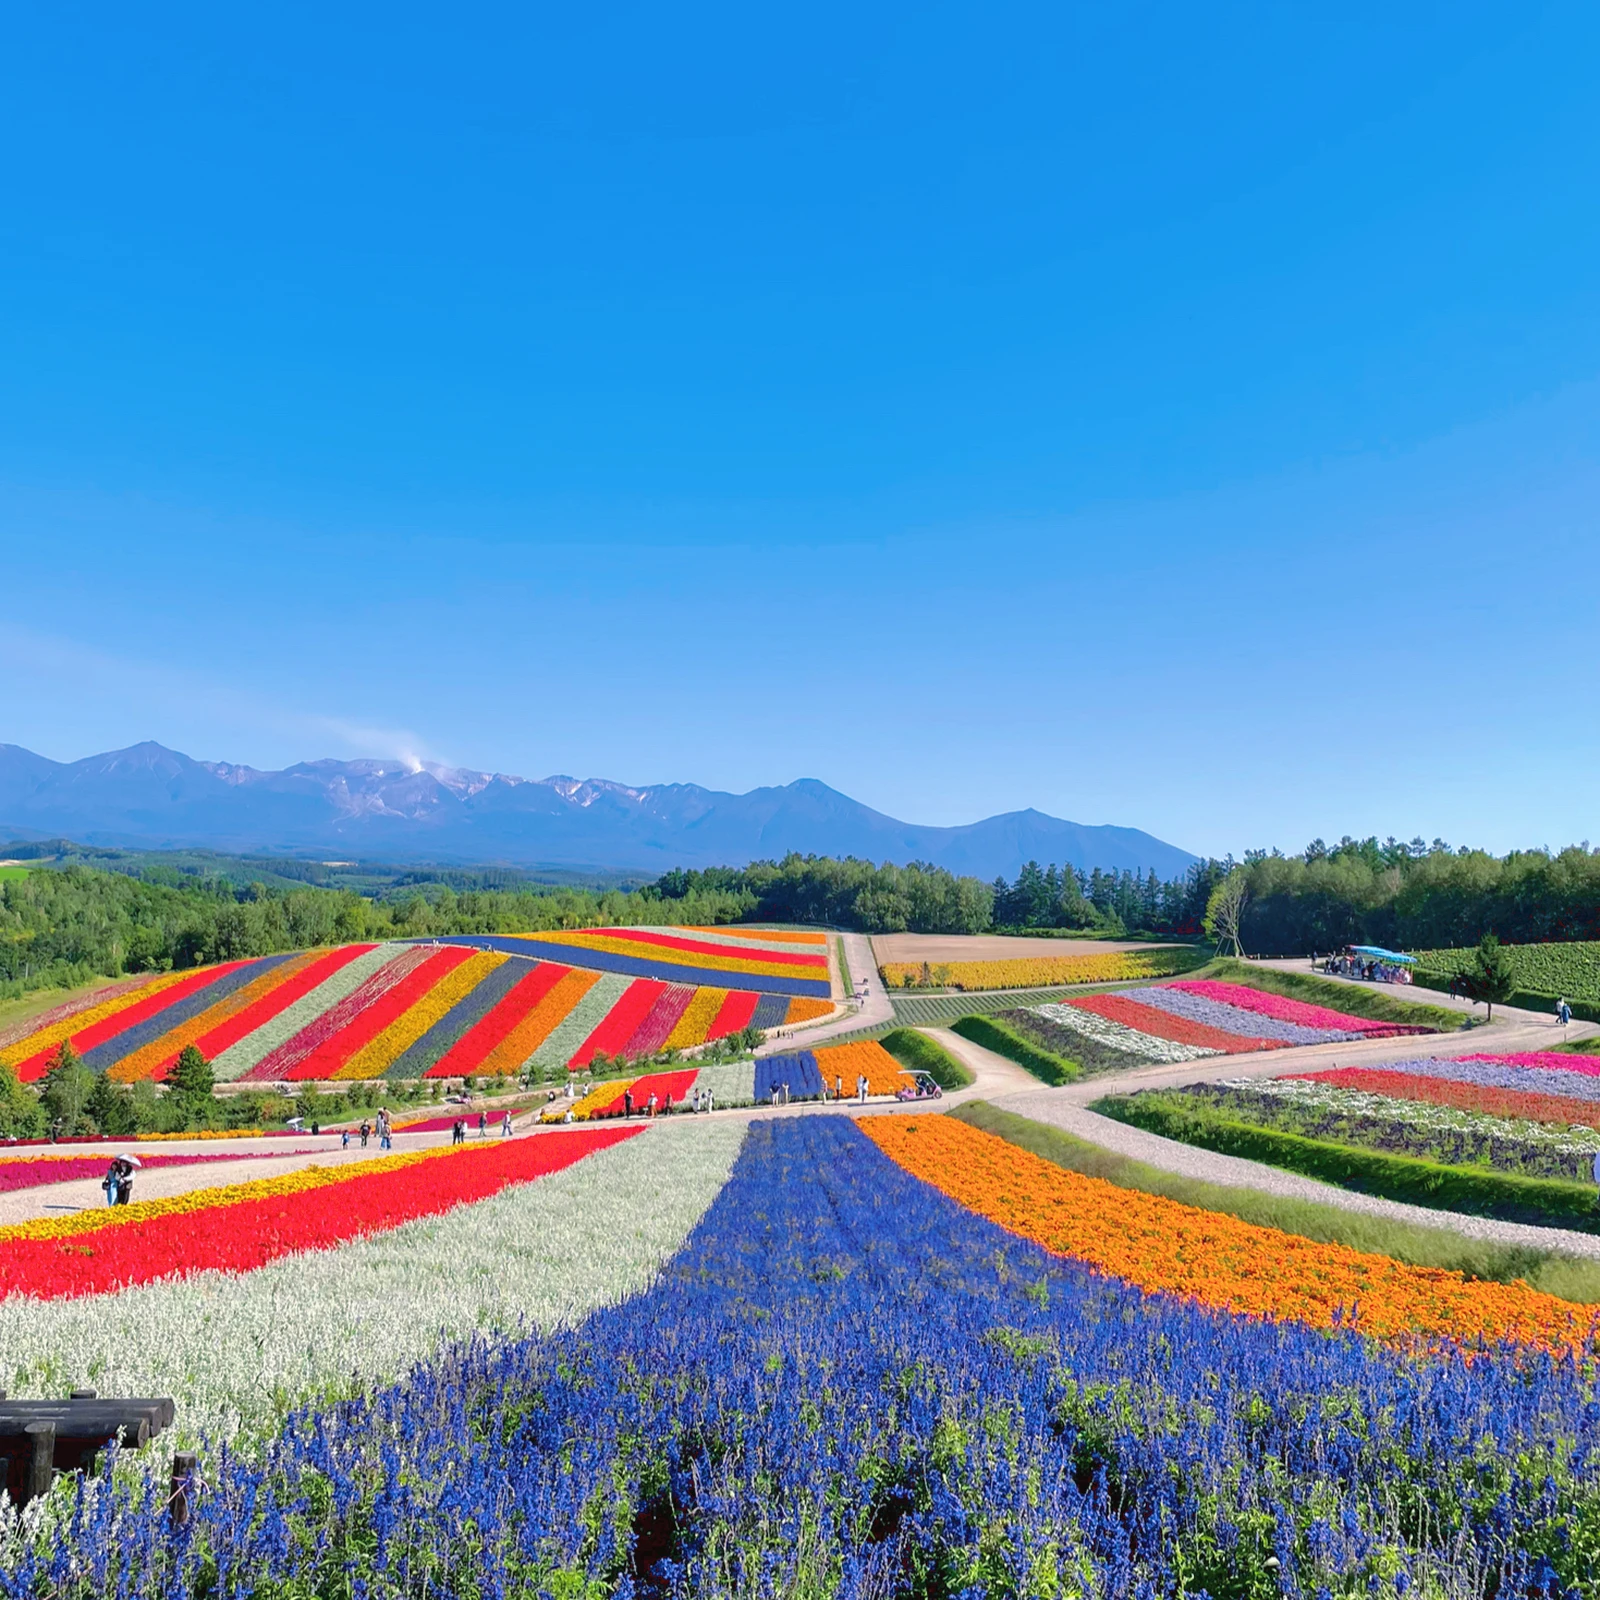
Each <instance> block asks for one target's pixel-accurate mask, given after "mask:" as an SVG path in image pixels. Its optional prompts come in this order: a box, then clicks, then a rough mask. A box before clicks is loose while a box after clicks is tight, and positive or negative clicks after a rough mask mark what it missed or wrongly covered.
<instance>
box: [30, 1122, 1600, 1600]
mask: <svg viewBox="0 0 1600 1600" xmlns="http://www.w3.org/2000/svg"><path fill="white" fill-rule="evenodd" d="M1597 1433H1600V1413H1597V1408H1596V1404H1595V1401H1594V1398H1593V1391H1592V1381H1591V1376H1590V1374H1589V1373H1587V1372H1585V1371H1582V1370H1580V1369H1579V1368H1578V1367H1577V1366H1575V1365H1574V1364H1573V1363H1572V1362H1571V1361H1562V1360H1556V1359H1552V1358H1548V1357H1542V1356H1534V1355H1530V1354H1528V1353H1526V1352H1520V1353H1515V1354H1513V1353H1507V1352H1493V1351H1475V1352H1469V1353H1465V1354H1463V1353H1451V1352H1443V1353H1439V1354H1435V1355H1421V1354H1418V1353H1416V1352H1404V1351H1397V1350H1393V1349H1390V1348H1387V1347H1383V1346H1379V1345H1375V1344H1372V1343H1370V1342H1368V1341H1366V1340H1364V1339H1362V1338H1359V1337H1357V1336H1355V1335H1353V1334H1348V1333H1343V1332H1333V1333H1318V1332H1314V1331H1311V1330H1309V1329H1306V1328H1303V1327H1299V1326H1292V1325H1274V1324H1265V1323H1256V1322H1250V1321H1247V1320H1245V1319H1243V1318H1238V1317H1233V1316H1230V1315H1227V1314H1224V1313H1217V1312H1208V1311H1204V1310H1201V1309H1198V1308H1196V1307H1194V1306H1190V1305H1185V1304H1181V1303H1179V1302H1177V1301H1175V1300H1172V1299H1170V1298H1165V1297H1161V1296H1152V1295H1146V1294H1143V1293H1140V1292H1139V1291H1137V1290H1135V1289H1132V1288H1129V1287H1127V1286H1126V1285H1123V1284H1121V1283H1118V1282H1116V1281H1113V1280H1109V1279H1105V1278H1102V1277H1098V1276H1097V1275H1096V1274H1094V1273H1093V1272H1091V1271H1089V1270H1087V1269H1086V1268H1082V1267H1079V1266H1077V1265H1075V1264H1073V1263H1071V1262H1067V1261H1063V1260H1060V1259H1057V1258H1054V1257H1051V1256H1049V1255H1048V1254H1046V1253H1045V1252H1043V1251H1041V1250H1039V1249H1037V1248H1036V1247H1034V1246H1033V1245H1031V1244H1028V1243H1026V1242H1024V1241H1021V1240H1019V1239H1017V1238H1016V1237H1014V1236H1012V1235H1010V1234H1007V1233H1005V1232H1004V1231H1003V1230H1001V1229H999V1228H997V1227H995V1226H993V1225H991V1224H990V1223H988V1222H986V1221H984V1220H983V1219H981V1218H978V1217H976V1216H974V1215H972V1214H970V1213H968V1212H966V1211H964V1210H962V1209H961V1208H960V1207H958V1206H956V1205H955V1204H954V1203H953V1202H951V1201H949V1200H947V1199H946V1198H944V1197H943V1196H942V1195H939V1194H937V1193H936V1192H935V1191H933V1190H931V1189H930V1188H928V1187H927V1186H926V1185H924V1184H922V1183H920V1182H918V1181H917V1180H916V1179H913V1178H911V1177H909V1176H908V1175H907V1174H905V1173H904V1172H903V1171H901V1170H900V1169H899V1168H897V1167H895V1166H894V1165H893V1164H892V1163H890V1162H889V1161H888V1160H887V1159H886V1158H885V1157H883V1156H882V1155H881V1154H880V1153H879V1152H878V1150H877V1149H876V1147H874V1146H873V1145H871V1144H870V1143H869V1142H868V1141H867V1140H866V1139H865V1138H864V1137H862V1136H861V1135H860V1134H859V1133H858V1132H857V1131H856V1130H855V1129H854V1128H853V1127H852V1126H851V1124H850V1123H849V1121H848V1120H847V1119H845V1118H842V1117H814V1118H806V1119H794V1120H790V1119H775V1120H774V1121H771V1122H757V1123H756V1124H755V1125H754V1126H753V1127H752V1129H751V1131H750V1135H749V1139H748V1142H747V1144H746V1146H745V1150H744V1153H743V1154H742V1155H741V1157H740V1160H739V1162H738V1164H737V1166H736V1168H735V1170H734V1173H733V1176H732V1178H731V1180H730V1181H729V1183H728V1185H727V1187H726V1188H725V1189H724V1191H723V1193H722V1194H721V1196H720V1197H719V1198H718V1200H717V1201H716V1203H715V1204H714V1205H713V1206H712V1207H711V1209H710V1210H709V1211H708V1213H707V1214H706V1216H705V1217H704V1219H703V1220H702V1221H701V1223H700V1225H699V1226H698V1227H697V1228H696V1230H695V1231H694V1233H693V1234H692V1235H691V1237H690V1239H689V1240H688V1242H687V1243H686V1245H685V1247H684V1249H683V1250H682V1252H681V1253H680V1255H679V1256H678V1257H677V1258H675V1259H674V1260H673V1261H672V1262H671V1263H669V1264H668V1266H667V1268H666V1270H665V1271H664V1273H663V1274H662V1276H661V1278H660V1280H659V1281H658V1282H657V1284H656V1285H655V1286H654V1287H653V1288H652V1289H651V1290H649V1291H648V1292H647V1293H644V1294H641V1295H639V1296H637V1297H635V1298H634V1299H632V1300H630V1301H627V1302H625V1303H623V1304H621V1305H618V1306H614V1307H611V1308H609V1309H607V1310H605V1311H602V1312H599V1313H597V1314H595V1315H593V1316H591V1317H589V1318H588V1319H587V1320H586V1321H585V1322H583V1323H582V1324H581V1325H580V1326H579V1327H577V1328H575V1329H572V1330H570V1331H566V1332H562V1333H559V1334H556V1335H554V1336H552V1337H548V1338H539V1339H529V1340H521V1341H517V1340H511V1341H502V1342H487V1341H486V1342H480V1343H475V1344H473V1345H470V1346H468V1347H465V1348H460V1349H457V1350H454V1351H452V1352H451V1353H450V1354H449V1355H448V1356H447V1357H444V1358H441V1359H438V1360H435V1361H432V1362H429V1363H427V1364H426V1365H424V1366H422V1367H420V1368H419V1369H418V1370H416V1371H415V1372H414V1373H413V1374H412V1375H411V1376H410V1377H408V1378H407V1379H406V1380H405V1381H404V1382H402V1383H399V1384H396V1385H393V1386H391V1387H389V1388H386V1389H384V1390H382V1391H381V1392H379V1393H376V1394H374V1395H372V1396H371V1397H369V1398H366V1399H363V1400H360V1401H357V1402H351V1403H346V1404H342V1405H336V1406H330V1407H326V1408H323V1409H312V1410H307V1411H305V1412H303V1413H301V1414H299V1415H297V1416H295V1417H294V1418H292V1419H291V1421H290V1423H289V1425H288V1426H287V1428H286V1429H285V1431H284V1434H283V1436H282V1438H281V1440H280V1441H279V1442H278V1443H277V1444H276V1445H275V1447H274V1448H273V1449H272V1450H271V1451H270V1452H269V1454H268V1455H267V1457H266V1459H265V1460H263V1461H259V1462H256V1461H247V1460H244V1459H240V1458H237V1457H231V1456H229V1455H228V1454H227V1453H226V1452H218V1453H217V1454H216V1455H215V1456H214V1457H212V1458H211V1459H208V1460H207V1462H206V1463H205V1472H206V1477H207V1479H208V1481H209V1482H210V1484H211V1485H212V1486H213V1487H212V1488H211V1490H210V1492H209V1493H207V1494H206V1495H205V1496H203V1497H202V1500H201V1502H200V1506H199V1510H198V1513H197V1515H196V1517H195V1520H194V1522H193V1523H192V1524H191V1526H190V1528H189V1529H188V1530H185V1531H183V1532H181V1533H179V1534H178V1535H176V1536H172V1535H171V1534H169V1532H168V1530H167V1529H166V1527H165V1523H164V1519H163V1517H162V1516H161V1515H159V1514H158V1508H159V1505H160V1502H161V1499H162V1495H163V1491H162V1489H161V1488H160V1487H159V1486H152V1487H151V1488H150V1489H149V1490H148V1491H137V1490H134V1489H131V1488H129V1487H127V1486H124V1485H118V1486H117V1487H116V1488H115V1490H114V1492H112V1493H108V1494H102V1495H96V1496H88V1497H84V1498H83V1499H82V1501H81V1515H80V1516H79V1517H78V1518H77V1519H76V1520H75V1521H74V1522H73V1523H72V1524H71V1526H70V1527H69V1528H67V1530H66V1531H65V1533H64V1535H63V1537H61V1538H60V1539H59V1540H58V1541H56V1542H53V1543H47V1544H44V1545H43V1546H42V1548H41V1549H40V1550H39V1551H38V1552H37V1553H36V1554H34V1555H32V1556H30V1557H28V1558H27V1559H25V1560H23V1561H21V1562H20V1563H19V1564H17V1565H15V1566H13V1567H12V1568H11V1570H9V1571H8V1572H6V1573H5V1574H4V1579H3V1583H0V1588H3V1592H4V1593H6V1594H7V1595H13V1596H29V1597H34V1596H38V1597H44V1596H51V1597H62V1600H88V1597H90V1596H94V1597H96V1600H98V1597H99V1596H101V1595H118V1596H129V1597H133V1596H137V1597H141V1600H143V1597H151V1600H154V1597H157V1596H173V1597H176V1596H185V1597H187V1596H200V1595H205V1596H208V1597H209V1596H213V1595H214V1596H219V1597H223V1596H234V1595H262V1596H268V1595H270V1596H272V1597H273V1600H280V1597H281V1600H290V1597H294V1600H299V1597H302V1596H303V1597H307V1600H309V1597H313V1596H316V1597H321V1596H330V1597H331V1596H335V1595H337V1596H347V1597H351V1600H355V1597H360V1600H388V1597H397V1596H407V1597H417V1600H422V1597H424V1596H440V1597H443V1596H461V1597H473V1600H480V1597H481V1600H511V1597H517V1600H535V1597H539V1596H550V1597H552V1600H554V1597H563V1600H565V1597H576V1596H582V1597H584V1600H589V1597H598V1596H621V1597H640V1596H646V1595H649V1596H662V1597H668V1596H671V1597H685V1600H687V1597H690V1596H696V1597H712V1600H722V1597H728V1600H732V1597H733V1596H736V1595H737V1596H774V1597H776V1596H788V1595H816V1596H838V1597H841V1600H867V1597H880V1600H887V1597H894V1596H904V1597H907V1600H914V1597H915V1600H923V1597H925V1600H938V1597H963V1600H976V1597H996V1600H998V1597H1023V1596H1048V1595H1061V1596H1067V1595H1081V1596H1085V1597H1091V1596H1092V1597H1095V1600H1121V1597H1128V1600H1156V1597H1163V1600H1165V1597H1171V1600H1177V1597H1179V1596H1185V1597H1194V1600H1198V1597H1199V1596H1201V1595H1207V1596H1210V1597H1211V1600H1269V1597H1273V1596H1279V1595H1284V1596H1291V1597H1304V1600H1313V1597H1316V1600H1321V1597H1324V1596H1327V1597H1333V1596H1339V1597H1341V1600H1342V1597H1345V1596H1357V1595H1359V1596H1369V1595H1383V1596H1395V1595H1411V1594H1415V1595H1418V1596H1432V1595H1438V1596H1441V1597H1450V1600H1457V1597H1460V1600H1467V1597H1481V1600H1511V1597H1513V1596H1517V1597H1521V1596H1550V1597H1555V1596H1562V1597H1572V1600H1577V1597H1578V1596H1580V1595H1589V1594H1592V1593H1593V1589H1592V1581H1591V1567H1592V1563H1593V1553H1594V1540H1595V1530H1596V1528H1597V1527H1600V1517H1597V1507H1600V1499H1597V1476H1600V1475H1597V1468H1596V1460H1595V1443H1596V1438H1597ZM1269 1562H1271V1563H1275V1565H1270V1566H1269ZM1580 1583H1583V1584H1587V1585H1589V1586H1588V1587H1585V1588H1580Z"/></svg>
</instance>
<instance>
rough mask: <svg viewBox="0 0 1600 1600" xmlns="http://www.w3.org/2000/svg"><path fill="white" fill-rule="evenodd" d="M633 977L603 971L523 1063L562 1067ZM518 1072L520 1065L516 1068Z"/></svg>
mask: <svg viewBox="0 0 1600 1600" xmlns="http://www.w3.org/2000/svg"><path fill="white" fill-rule="evenodd" d="M632 982H633V979H632V978H625V977H623V976H621V975H620V974H619V973H615V972H603V973H601V974H600V976H599V977H598V978H597V979H595V981H594V983H593V985H592V986H591V987H590V988H589V989H588V990H587V992H586V993H585V994H584V996H583V998H582V999H581V1000H580V1001H579V1002H578V1003H577V1005H575V1006H574V1007H573V1008H572V1009H571V1010H570V1011H569V1012H568V1013H567V1014H566V1016H564V1017H563V1018H562V1019H561V1021H560V1022H558V1023H557V1024H556V1025H555V1027H554V1028H552V1029H551V1030H550V1032H549V1034H548V1035H546V1037H545V1041H544V1043H543V1044H541V1045H540V1046H539V1048H538V1049H537V1050H535V1051H534V1052H533V1054H532V1055H531V1056H530V1057H529V1058H528V1060H527V1061H525V1062H523V1063H522V1066H524V1067H525V1066H527V1065H529V1064H530V1063H531V1064H532V1065H534V1066H539V1067H564V1066H566V1064H567V1063H568V1062H569V1061H570V1060H571V1059H572V1058H573V1057H574V1056H575V1055H576V1054H577V1053H578V1051H579V1050H581V1049H582V1048H583V1041H584V1040H585V1039H587V1038H588V1037H589V1035H590V1034H591V1033H593V1032H594V1030H595V1029H596V1028H598V1027H599V1026H600V1023H601V1021H602V1019H603V1018H604V1017H605V1015H606V1013H607V1012H608V1011H610V1009H611V1008H612V1006H614V1005H615V1004H616V1003H617V1001H619V1000H620V999H621V998H622V997H623V995H624V994H626V993H627V991H628V986H629V985H630V984H631V983H632ZM518 1070H519V1071H521V1067H519V1068H518Z"/></svg>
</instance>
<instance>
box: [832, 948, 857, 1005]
mask: <svg viewBox="0 0 1600 1600" xmlns="http://www.w3.org/2000/svg"><path fill="white" fill-rule="evenodd" d="M833 944H834V948H835V949H836V950H837V951H838V952H839V982H840V983H842V984H843V985H844V998H845V999H846V1000H848V999H849V998H850V997H851V995H853V994H854V993H855V992H856V988H855V985H854V984H853V983H852V982H851V981H850V958H849V956H847V955H846V954H845V953H844V935H843V934H841V935H840V936H839V937H838V938H837V939H835V940H834V941H833Z"/></svg>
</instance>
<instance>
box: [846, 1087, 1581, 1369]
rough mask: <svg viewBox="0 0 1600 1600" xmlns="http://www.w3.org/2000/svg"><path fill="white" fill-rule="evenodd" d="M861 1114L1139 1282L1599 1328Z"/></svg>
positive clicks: (1574, 1333) (1261, 1303)
mask: <svg viewBox="0 0 1600 1600" xmlns="http://www.w3.org/2000/svg"><path fill="white" fill-rule="evenodd" d="M858 1126H859V1127H860V1129H861V1131H862V1132H863V1133H864V1134H865V1135H866V1136H867V1137H868V1138H869V1139H871V1140H872V1141H873V1143H874V1144H876V1145H877V1146H878V1148H879V1149H880V1150H882V1151H883V1152H884V1154H885V1155H887V1156H888V1157H889V1158H890V1159H891V1160H893V1161H895V1162H897V1163H898V1164H899V1165H900V1166H902V1167H904V1168H905V1169H906V1171H907V1172H910V1173H912V1174H914V1175H915V1176H916V1177H919V1178H921V1179H923V1180H924V1181H925V1182H927V1183H930V1184H932V1185H933V1186H934V1187H935V1188H936V1189H939V1190H941V1191H942V1192H943V1193H945V1194H947V1195H949V1196H950V1198H951V1199H953V1200H956V1201H958V1202H959V1203H960V1204H962V1205H964V1206H966V1207H967V1208H968V1209H969V1210H971V1211H975V1212H977V1213H978V1214H979V1215H980V1216H984V1217H988V1218H989V1219H990V1221H992V1222H996V1223H998V1224H999V1225H1000V1226H1001V1227H1003V1228H1006V1229H1008V1230H1009V1231H1010V1232H1012V1233H1015V1234H1019V1235H1020V1236H1021V1237H1022V1238H1024V1239H1031V1240H1032V1241H1033V1242H1034V1243H1035V1244H1040V1245H1043V1246H1044V1248H1045V1249H1047V1250H1051V1251H1054V1252H1055V1253H1056V1254H1057V1255H1063V1256H1072V1257H1074V1258H1076V1259H1077V1260H1080V1261H1083V1262H1086V1263H1088V1265H1090V1266H1092V1267H1096V1268H1098V1269H1099V1270H1100V1271H1102V1272H1105V1273H1109V1274H1112V1275H1113V1276H1115V1277H1118V1278H1123V1279H1125V1280H1126V1281H1128V1282H1129V1283H1132V1284H1136V1285H1137V1286H1138V1287H1139V1288H1141V1289H1146V1290H1150V1291H1159V1292H1164V1293H1168V1294H1176V1295H1182V1296H1184V1297H1185V1298H1187V1299H1192V1300H1196V1301H1198V1302H1199V1303H1200V1304H1202V1305H1207V1306H1215V1307H1217V1308H1219V1309H1221V1310H1225V1311H1235V1312H1242V1313H1244V1314H1245V1315H1248V1316H1257V1317H1264V1318H1268V1319H1271V1320H1275V1321H1292V1322H1304V1323H1309V1324H1310V1325H1311V1326H1312V1327H1328V1326H1331V1325H1332V1323H1333V1322H1334V1320H1335V1318H1336V1317H1340V1318H1342V1320H1343V1321H1344V1322H1345V1323H1346V1324H1349V1323H1352V1322H1353V1323H1354V1324H1355V1325H1356V1326H1357V1327H1359V1328H1361V1329H1362V1330H1363V1331H1365V1332H1367V1333H1371V1334H1376V1335H1379V1336H1382V1337H1396V1336H1401V1335H1406V1334H1422V1335H1429V1336H1434V1337H1445V1338H1451V1339H1461V1340H1469V1341H1470V1340H1475V1339H1478V1338H1479V1337H1482V1338H1484V1339H1488V1340H1497V1339H1513V1340H1516V1341H1519V1342H1521V1343H1526V1344H1534V1345H1540V1346H1545V1347H1551V1348H1555V1347H1577V1348H1588V1347H1590V1346H1592V1344H1593V1342H1594V1340H1595V1337H1596V1333H1597V1318H1600V1310H1597V1309H1596V1308H1594V1307H1589V1306H1577V1305H1573V1304H1572V1303H1571V1302H1569V1301H1566V1300H1558V1299H1557V1298H1556V1297H1555V1296H1554V1295H1549V1294H1542V1293H1540V1292H1539V1291H1538V1290H1535V1289H1530V1288H1529V1287H1528V1286H1527V1285H1526V1284H1522V1283H1512V1284H1501V1283H1482V1282H1477V1281H1473V1280H1469V1279H1467V1278H1466V1277H1464V1276H1463V1275H1462V1274H1461V1273H1459V1272H1449V1271H1444V1270H1441V1269H1437V1268H1431V1267H1413V1266H1407V1265H1405V1264H1404V1263H1403V1262H1399V1261H1394V1260H1391V1259H1390V1258H1389V1257H1388V1256H1379V1255H1368V1254H1365V1253H1363V1252H1362V1251H1359V1250H1351V1249H1348V1248H1347V1247H1345V1246H1344V1245H1337V1244H1318V1243H1316V1242H1315V1241H1313V1240H1311V1239H1305V1238H1301V1237H1300V1236H1298V1235H1296V1234H1292V1233H1283V1232H1281V1231H1280V1230H1278V1229H1277V1228H1263V1227H1258V1226H1256V1225H1255V1224H1253V1223H1248V1222H1240V1221H1239V1220H1238V1219H1237V1218H1234V1217H1229V1216H1223V1215H1221V1214H1219V1213H1217V1212H1213V1211H1204V1210H1201V1209H1199V1208H1198V1207H1195V1206H1188V1205H1183V1204H1182V1203H1180V1202H1179V1201H1176V1200H1168V1199H1166V1198H1164V1197H1163V1196H1160V1195H1149V1194H1143V1193H1141V1192H1140V1191H1138V1190H1135V1189H1121V1188H1118V1187H1117V1186H1116V1185H1115V1184H1111V1183H1107V1182H1105V1181H1104V1180H1103V1179H1100V1178H1087V1177H1084V1176H1083V1175H1082V1174H1081V1173H1076V1172H1069V1171H1067V1170H1065V1169H1064V1168H1062V1167H1058V1166H1055V1165H1054V1164H1053V1163H1051V1162H1049V1161H1045V1160H1043V1159H1042V1158H1041V1157H1039V1156H1036V1155H1032V1154H1030V1153H1029V1152H1028V1151H1026V1150H1021V1149H1018V1148H1017V1147H1016V1146H1015V1145H1011V1144H1007V1143H1006V1142H1005V1141H1004V1140H1003V1139H998V1138H996V1137H995V1136H994V1135H993V1134H988V1133H983V1132H980V1131H979V1130H978V1129H977V1128H973V1127H970V1126H968V1125H967V1124H966V1123H964V1122H957V1121H956V1120H955V1119H954V1118H951V1117H944V1116H924V1117H868V1118H864V1119H862V1121H861V1122H860V1123H858Z"/></svg>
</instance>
